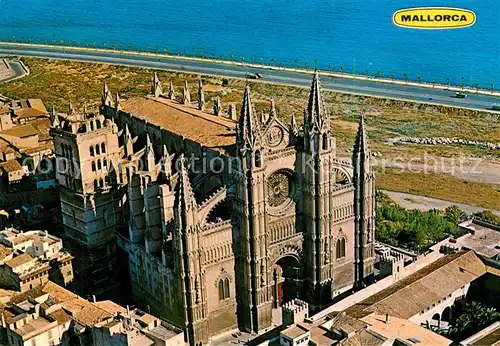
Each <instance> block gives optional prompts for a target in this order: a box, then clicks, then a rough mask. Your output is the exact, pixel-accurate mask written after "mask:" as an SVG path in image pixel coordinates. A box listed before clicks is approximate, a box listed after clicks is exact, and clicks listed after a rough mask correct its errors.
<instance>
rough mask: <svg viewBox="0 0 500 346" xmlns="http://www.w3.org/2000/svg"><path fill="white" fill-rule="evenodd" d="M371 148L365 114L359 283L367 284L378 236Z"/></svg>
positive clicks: (358, 207)
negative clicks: (376, 232) (375, 241)
mask: <svg viewBox="0 0 500 346" xmlns="http://www.w3.org/2000/svg"><path fill="white" fill-rule="evenodd" d="M370 156H371V152H370V148H369V146H368V138H367V133H366V127H365V120H364V116H361V117H360V120H359V127H358V132H357V134H356V140H355V142H354V154H353V163H352V164H353V167H354V178H353V183H354V188H355V193H354V215H355V284H356V286H357V287H364V285H365V283H364V281H365V279H366V278H367V277H368V276H370V275H372V274H373V270H374V269H373V262H374V256H375V254H374V240H375V207H376V206H375V174H374V172H373V169H372V167H371V164H370Z"/></svg>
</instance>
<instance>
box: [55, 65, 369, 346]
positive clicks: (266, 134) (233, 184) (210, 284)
mask: <svg viewBox="0 0 500 346" xmlns="http://www.w3.org/2000/svg"><path fill="white" fill-rule="evenodd" d="M101 101H102V105H101V107H100V109H99V112H97V113H95V114H94V113H89V112H87V111H84V112H83V113H78V112H76V111H75V110H74V109H73V107H71V105H70V107H69V109H68V111H67V112H64V113H58V112H56V111H55V110H53V111H52V114H51V121H52V125H51V134H52V136H53V138H54V144H55V148H56V149H55V151H56V163H57V173H56V174H57V177H56V178H57V181H58V183H59V186H60V187H61V209H62V214H63V220H62V222H63V225H64V230H65V237H66V239H67V241H68V242H69V246H70V247H71V248H72V249H74V251H76V253H77V254H76V255H75V257H77V261H75V262H81V263H80V265H79V268H75V272H76V273H75V278H76V279H77V280H80V282H81V287H82V289H85V290H88V291H89V293H90V294H100V293H101V292H102V291H103V290H107V289H111V288H113V287H117V285H119V280H120V278H118V277H117V276H116V271H117V270H116V269H115V268H116V267H117V266H120V265H121V267H124V268H126V269H127V271H128V273H127V274H128V276H129V280H130V284H131V289H132V294H133V297H134V300H135V303H136V304H138V305H139V306H141V307H147V309H150V311H151V312H152V313H154V314H156V315H158V316H161V317H163V318H164V319H165V320H167V321H169V322H170V323H172V324H174V325H177V326H179V327H182V328H184V329H185V330H186V331H187V335H188V338H189V340H188V341H189V343H190V344H191V345H203V344H205V343H207V342H209V340H210V339H211V338H212V337H214V336H216V335H219V334H221V333H223V332H228V331H233V330H235V329H240V330H243V331H249V332H258V331H260V330H262V329H264V328H267V327H269V326H271V323H272V312H273V309H276V308H278V307H279V306H280V305H281V304H283V303H284V302H287V301H289V300H291V299H293V298H296V297H300V298H301V299H302V300H305V301H307V302H308V303H309V306H310V309H311V311H310V312H311V313H314V312H315V311H318V310H320V309H321V308H322V307H324V306H326V305H327V304H329V303H330V302H331V301H332V299H333V298H335V297H336V296H338V295H339V294H342V293H344V292H346V291H348V290H351V289H352V288H353V287H362V286H363V285H364V282H365V281H366V280H369V279H370V278H371V276H372V275H373V271H374V268H373V265H374V247H373V242H374V236H375V234H374V232H375V181H374V173H373V170H372V167H371V166H370V156H371V155H370V149H369V146H368V139H367V133H366V128H365V124H364V119H363V117H361V118H360V121H359V128H358V132H357V135H356V139H355V143H354V151H353V156H352V161H351V162H349V161H345V160H342V159H341V158H339V157H337V153H336V143H335V136H334V133H332V123H331V119H330V114H329V112H328V108H327V105H326V104H325V101H324V99H323V96H322V91H321V85H320V80H319V74H318V73H315V75H314V78H313V81H312V85H311V88H310V93H309V99H308V100H307V106H306V107H305V110H304V120H303V124H302V125H301V126H299V125H298V124H297V122H296V120H295V118H293V117H292V120H291V122H290V123H289V124H286V123H284V122H283V121H282V120H281V118H280V117H278V115H277V111H276V108H275V106H274V102H273V101H271V105H270V110H269V112H268V114H264V115H258V114H257V113H256V111H255V108H254V106H253V104H252V96H251V91H250V88H249V87H248V86H247V87H246V88H245V91H244V93H243V100H242V104H241V106H240V107H238V108H240V113H239V116H237V115H236V106H235V105H234V104H230V105H229V110H228V111H227V112H225V111H224V106H227V105H223V104H222V103H221V100H220V98H218V97H217V98H215V99H214V100H213V111H212V110H210V111H207V110H206V108H207V102H206V101H205V94H204V86H203V83H202V80H201V79H200V82H199V85H198V93H197V100H196V101H195V102H192V101H191V96H190V91H189V85H188V83H186V84H185V85H184V88H183V90H182V93H181V94H178V93H176V91H175V90H174V86H173V84H172V83H170V87H169V90H168V91H166V92H164V90H163V86H162V83H161V81H160V80H159V78H158V76H157V75H156V74H155V75H154V77H153V83H152V88H151V94H150V95H147V96H145V97H136V98H132V99H129V100H121V99H120V96H119V95H118V94H116V96H114V97H113V95H112V94H111V92H110V90H109V89H108V86H107V85H106V84H104V87H103V92H102V100H101ZM78 256H81V257H80V258H78Z"/></svg>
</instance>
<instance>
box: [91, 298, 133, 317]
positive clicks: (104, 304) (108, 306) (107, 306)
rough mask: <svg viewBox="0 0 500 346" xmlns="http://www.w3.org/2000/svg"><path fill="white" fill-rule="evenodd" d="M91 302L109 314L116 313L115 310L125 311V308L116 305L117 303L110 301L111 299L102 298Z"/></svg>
mask: <svg viewBox="0 0 500 346" xmlns="http://www.w3.org/2000/svg"><path fill="white" fill-rule="evenodd" d="M93 304H94V305H95V306H97V307H98V308H100V309H102V310H104V311H106V312H109V313H110V314H116V313H117V312H121V313H126V312H127V309H125V308H124V307H123V306H121V305H118V304H116V303H114V302H112V301H111V300H103V301H100V302H96V303H93Z"/></svg>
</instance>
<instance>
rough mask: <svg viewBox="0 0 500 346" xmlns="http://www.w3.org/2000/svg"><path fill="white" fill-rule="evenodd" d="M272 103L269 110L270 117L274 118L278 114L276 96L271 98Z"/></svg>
mask: <svg viewBox="0 0 500 346" xmlns="http://www.w3.org/2000/svg"><path fill="white" fill-rule="evenodd" d="M270 103H271V109H270V110H269V118H271V119H272V118H274V117H275V116H276V101H275V99H274V97H273V98H271V100H270Z"/></svg>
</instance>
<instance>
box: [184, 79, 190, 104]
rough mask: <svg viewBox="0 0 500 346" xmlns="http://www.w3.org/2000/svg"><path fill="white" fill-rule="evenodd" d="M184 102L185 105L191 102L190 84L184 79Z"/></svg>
mask: <svg viewBox="0 0 500 346" xmlns="http://www.w3.org/2000/svg"><path fill="white" fill-rule="evenodd" d="M182 103H183V104H185V105H189V104H191V95H190V94H189V85H188V82H187V81H184V90H183V91H182Z"/></svg>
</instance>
